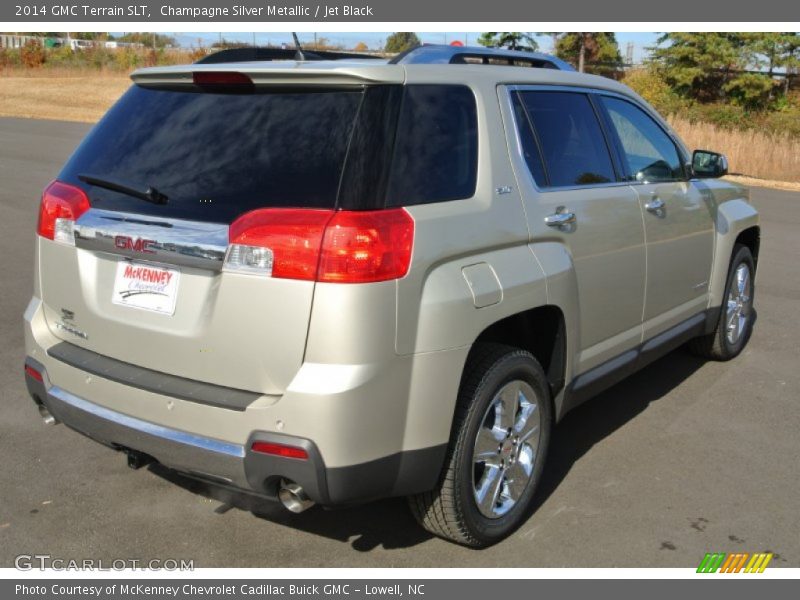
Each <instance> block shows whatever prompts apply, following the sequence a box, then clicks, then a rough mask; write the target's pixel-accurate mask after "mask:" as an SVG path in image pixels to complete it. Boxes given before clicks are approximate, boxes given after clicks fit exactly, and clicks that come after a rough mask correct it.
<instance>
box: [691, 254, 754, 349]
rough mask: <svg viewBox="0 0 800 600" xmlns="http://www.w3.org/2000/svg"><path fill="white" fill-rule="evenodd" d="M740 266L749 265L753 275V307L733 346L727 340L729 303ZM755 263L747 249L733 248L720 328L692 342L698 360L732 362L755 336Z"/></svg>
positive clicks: (720, 316) (751, 277)
mask: <svg viewBox="0 0 800 600" xmlns="http://www.w3.org/2000/svg"><path fill="white" fill-rule="evenodd" d="M740 265H747V268H748V269H749V272H750V278H749V286H748V287H749V291H748V294H749V299H750V300H749V306H748V312H747V316H746V319H745V324H744V327H743V328H742V333H741V334H740V335H739V337H738V339H737V340H736V341H735V342H733V343H732V342H731V341H730V340H729V339H728V336H727V331H728V330H727V316H728V312H727V303H728V297H729V294H730V291H731V286H732V285H733V284H734V279H735V278H736V271H737V269H738V268H739V266H740ZM755 272H756V270H755V262H754V261H753V255H752V254H751V252H750V249H749V248H748V247H747V246H743V245H741V244H737V245H736V246H734V248H733V258H732V259H731V264H730V266H729V267H728V279H727V280H726V281H725V294H724V295H723V297H722V306H721V308H720V311H719V317H718V319H717V324H716V327H715V328H714V331H712V332H711V333H709V334H708V335H704V336H700V337H697V338H695V339H693V340H691V341H690V342H689V349H690V350H691V351H692V352H693V353H694V354H697V355H698V356H702V357H704V358H709V359H712V360H720V361H724V360H730V359H732V358H734V357H735V356H737V355H738V354H739V353H740V352H741V351H742V350H743V349H744V347H745V346H746V345H747V342H748V340H749V339H750V335H751V334H752V332H753V322H754V321H755V314H756V313H755V309H754V308H753V300H754V295H755V284H754V281H753V278H754V277H755Z"/></svg>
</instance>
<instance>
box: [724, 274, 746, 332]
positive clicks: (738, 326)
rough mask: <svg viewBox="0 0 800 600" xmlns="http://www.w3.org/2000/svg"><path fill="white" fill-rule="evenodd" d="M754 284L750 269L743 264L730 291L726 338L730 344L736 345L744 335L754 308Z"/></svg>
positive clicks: (726, 316) (726, 315)
mask: <svg viewBox="0 0 800 600" xmlns="http://www.w3.org/2000/svg"><path fill="white" fill-rule="evenodd" d="M751 288H752V284H751V277H750V267H748V266H747V265H746V264H744V263H741V264H740V265H739V266H738V267H736V273H735V274H734V276H733V281H732V282H731V289H730V290H729V291H728V301H727V303H726V311H725V336H726V338H727V340H728V343H729V344H736V343H737V342H738V341H739V338H741V337H742V335H743V334H744V330H745V327H747V320H748V319H749V318H750V310H751V308H752V296H753V294H752V289H751Z"/></svg>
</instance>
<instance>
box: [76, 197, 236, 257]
mask: <svg viewBox="0 0 800 600" xmlns="http://www.w3.org/2000/svg"><path fill="white" fill-rule="evenodd" d="M74 231H75V246H76V247H78V248H83V249H85V250H93V251H96V252H105V253H109V254H116V255H119V256H124V257H126V258H133V259H138V260H145V261H151V262H158V263H164V264H170V265H179V266H185V267H195V268H198V269H208V270H212V271H219V270H220V269H221V268H222V262H223V260H224V259H225V252H226V250H227V249H228V226H227V225H226V224H224V223H203V222H199V221H187V220H184V219H167V218H163V217H153V216H149V215H141V214H135V213H125V212H118V211H113V210H103V209H98V208H92V209H90V210H88V211H86V212H85V213H84V214H82V215H81V216H80V218H79V219H78V220H77V221H76V223H75V226H74ZM118 237H122V238H125V241H128V240H129V241H130V242H131V244H132V245H133V246H134V247H133V248H131V247H128V246H127V244H126V243H125V242H124V241H122V240H120V241H118V240H117V238H118ZM144 242H147V243H146V244H144Z"/></svg>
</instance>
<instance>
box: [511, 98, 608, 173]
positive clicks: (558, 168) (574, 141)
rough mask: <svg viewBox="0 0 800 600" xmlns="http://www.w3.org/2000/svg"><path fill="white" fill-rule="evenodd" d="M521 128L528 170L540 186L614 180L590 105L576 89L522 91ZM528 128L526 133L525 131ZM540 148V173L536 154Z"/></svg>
mask: <svg viewBox="0 0 800 600" xmlns="http://www.w3.org/2000/svg"><path fill="white" fill-rule="evenodd" d="M519 100H520V102H521V107H522V109H523V112H524V114H525V119H524V120H523V121H522V122H520V121H519V119H518V121H517V125H518V126H519V127H520V128H521V134H522V135H521V137H522V142H523V145H525V144H526V142H527V144H528V148H527V149H526V150H525V152H526V154H529V155H530V158H529V157H528V156H526V160H527V161H528V164H529V168H531V171H532V175H533V176H534V179H535V180H536V182H537V184H538V185H539V186H540V187H565V186H581V185H596V184H601V183H609V182H613V181H615V180H616V175H615V172H614V167H613V164H612V162H611V155H610V153H609V149H608V145H607V143H606V139H605V135H604V134H603V130H602V128H601V126H600V122H599V120H598V118H597V115H596V113H595V111H594V107H593V106H592V103H591V102H590V101H589V98H588V97H587V96H586V94H582V93H577V92H549V91H522V92H519ZM525 128H529V131H525ZM539 150H541V158H542V159H543V167H544V169H543V171H539V165H538V164H537V163H536V158H537V157H536V155H537V154H538V152H539Z"/></svg>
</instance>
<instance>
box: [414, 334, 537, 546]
mask: <svg viewBox="0 0 800 600" xmlns="http://www.w3.org/2000/svg"><path fill="white" fill-rule="evenodd" d="M551 422H552V410H551V405H550V393H549V387H548V384H547V379H546V378H545V375H544V372H543V371H542V368H541V366H540V365H539V363H538V362H537V361H536V359H535V358H534V357H533V356H532V355H531V354H530V353H528V352H525V351H523V350H519V349H516V348H512V347H509V346H504V345H500V344H484V345H481V346H480V347H478V348H476V349H475V350H474V351H473V354H472V356H471V358H470V360H469V362H468V364H467V367H466V370H465V375H464V379H463V381H462V384H461V390H460V392H459V398H458V406H457V411H456V416H455V421H454V424H453V434H452V439H451V442H450V448H449V450H448V455H447V460H446V463H445V469H444V472H443V474H442V477H441V479H440V482H439V485H438V486H437V488H436V489H435V490H433V491H431V492H426V493H424V494H419V495H417V496H413V497H412V498H410V499H409V503H410V506H411V510H412V512H413V513H414V515H415V516H416V518H417V520H418V521H419V522H420V524H421V525H422V526H423V527H425V529H427V530H428V531H430V532H431V533H433V534H435V535H438V536H440V537H443V538H446V539H449V540H452V541H455V542H458V543H461V544H464V545H467V546H474V547H482V546H488V545H490V544H493V543H496V542H498V541H500V540H502V539H503V538H504V537H506V536H507V535H509V534H510V533H511V532H512V531H514V530H515V529H516V528H517V527H519V525H520V524H522V522H523V521H524V519H525V518H526V517H527V515H528V510H529V508H530V504H531V500H532V498H533V496H534V493H535V491H536V487H537V485H538V482H539V480H540V478H541V474H542V468H543V465H544V460H545V455H546V450H547V446H548V443H549V439H550V430H551Z"/></svg>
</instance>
